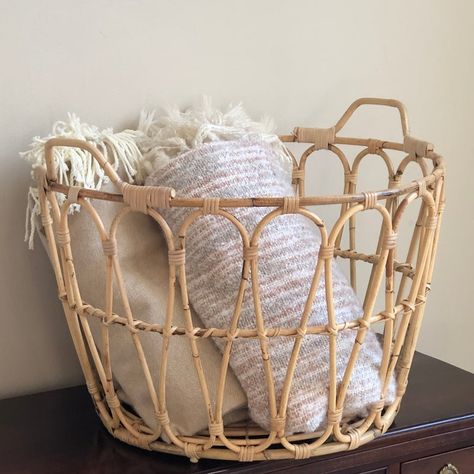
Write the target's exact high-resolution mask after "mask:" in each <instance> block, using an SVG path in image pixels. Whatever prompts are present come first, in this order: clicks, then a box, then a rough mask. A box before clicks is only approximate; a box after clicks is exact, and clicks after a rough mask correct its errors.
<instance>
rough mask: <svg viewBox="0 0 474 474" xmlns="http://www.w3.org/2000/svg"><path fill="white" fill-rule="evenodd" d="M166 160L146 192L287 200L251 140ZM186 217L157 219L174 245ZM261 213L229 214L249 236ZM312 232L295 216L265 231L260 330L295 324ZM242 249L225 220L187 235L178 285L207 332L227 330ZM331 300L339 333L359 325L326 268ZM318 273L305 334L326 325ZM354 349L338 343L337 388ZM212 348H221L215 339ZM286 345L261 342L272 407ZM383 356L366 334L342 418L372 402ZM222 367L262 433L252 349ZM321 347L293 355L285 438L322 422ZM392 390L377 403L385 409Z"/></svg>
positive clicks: (278, 162) (262, 392) (251, 319)
mask: <svg viewBox="0 0 474 474" xmlns="http://www.w3.org/2000/svg"><path fill="white" fill-rule="evenodd" d="M189 148H190V149H189V150H188V151H185V152H184V153H177V154H175V155H174V156H171V157H170V158H169V159H168V160H161V161H160V162H159V164H158V165H156V166H155V169H154V171H153V172H152V173H151V174H150V175H149V176H148V178H147V179H146V183H145V184H147V185H156V186H170V187H173V188H174V189H175V190H176V194H177V197H196V198H197V197H200V198H202V197H218V198H237V197H240V198H244V197H248V198H250V197H257V196H291V195H293V194H294V190H293V187H292V184H291V172H290V167H289V166H288V163H287V162H286V161H285V159H284V158H282V155H281V152H280V151H279V149H278V147H275V146H274V145H272V144H269V142H268V140H266V139H262V138H261V137H259V136H256V135H253V136H252V135H250V136H248V137H246V136H243V137H242V138H238V139H237V140H225V141H223V140H220V141H219V140H218V141H212V140H210V141H209V142H207V143H202V144H199V145H198V146H197V147H195V148H192V147H189ZM192 211H193V209H190V208H171V209H166V210H161V211H160V212H162V214H163V216H164V218H165V219H166V220H167V222H168V223H169V225H170V227H171V229H172V231H173V232H174V234H175V235H178V229H179V228H180V226H181V224H182V222H183V220H184V219H185V217H186V216H188V215H189V214H190V213H191V212H192ZM270 211H271V209H268V208H235V209H229V212H230V213H232V214H233V215H235V217H236V218H237V219H238V220H239V221H240V222H241V223H242V224H243V226H244V227H245V228H246V229H247V232H248V233H249V235H250V236H251V235H252V233H253V231H254V229H255V227H256V225H257V224H258V223H259V222H260V221H261V219H262V218H263V217H264V216H265V215H266V214H268V213H269V212H270ZM319 246H320V236H319V231H318V229H317V227H316V226H315V225H314V224H313V223H311V222H310V221H309V220H308V219H306V218H305V217H303V216H300V215H290V214H288V215H283V216H280V217H278V218H276V219H274V220H273V221H271V222H270V223H269V224H268V225H267V226H266V228H265V230H264V231H263V233H262V235H261V237H260V240H259V245H258V247H259V250H258V252H259V260H258V275H259V283H260V293H261V308H262V314H263V318H264V322H265V327H266V328H277V327H292V328H296V327H297V326H298V324H299V321H300V318H301V315H302V314H303V310H304V305H305V302H306V299H307V296H308V292H309V288H310V285H311V280H312V278H313V275H314V270H315V266H316V261H317V254H318V249H319ZM242 265H243V260H242V240H241V238H240V235H239V233H238V232H237V229H236V228H235V227H234V226H233V225H232V224H231V223H230V222H229V221H228V220H226V219H225V218H224V217H222V216H215V215H206V216H203V217H200V218H199V219H197V220H196V221H194V223H193V224H192V225H191V227H190V228H189V229H188V232H187V235H186V266H185V268H186V282H187V288H188V293H189V300H190V303H191V304H192V306H193V307H194V309H195V311H196V312H197V314H198V315H199V317H200V319H201V320H202V321H203V322H204V324H205V326H206V327H217V328H228V327H229V324H230V321H231V318H232V315H233V311H234V309H235V304H236V297H237V292H238V287H239V283H240V281H241V277H242ZM333 293H334V305H335V314H336V319H337V322H338V323H342V322H345V321H350V320H353V319H356V318H359V317H361V316H362V313H363V311H362V308H361V305H360V303H359V301H358V299H357V297H356V295H355V294H354V292H353V290H352V289H351V287H350V286H349V284H348V283H347V281H346V279H345V277H344V276H343V274H342V273H341V271H340V270H339V269H338V267H337V265H336V264H335V262H333ZM327 322H328V316H327V307H326V298H325V288H324V273H323V275H322V276H321V279H320V283H319V287H318V290H317V294H316V298H315V301H314V303H313V306H312V311H311V314H310V318H309V321H308V325H323V324H327ZM238 326H239V328H255V327H256V321H255V310H254V301H253V297H252V291H251V283H249V287H248V288H247V290H246V291H245V295H244V299H243V304H242V310H241V315H240V320H239V325H238ZM354 340H355V332H353V331H342V332H340V333H339V335H338V337H337V356H338V359H337V378H338V382H340V381H341V380H342V377H343V373H344V370H345V367H346V363H347V360H348V358H349V355H350V353H351V350H352V347H353V344H354ZM215 341H216V343H217V344H218V346H219V348H221V349H222V348H223V346H224V343H225V340H224V341H221V340H220V339H219V338H216V339H215ZM294 341H295V339H294V337H288V336H279V337H270V338H269V353H270V360H271V367H272V371H273V377H274V383H275V391H276V396H277V403H278V402H279V399H280V397H281V389H282V386H283V383H284V379H285V375H286V371H287V367H288V361H289V357H290V355H291V352H292V349H293V345H294ZM381 357H382V351H381V348H380V345H379V343H378V340H377V339H376V336H375V334H374V333H373V332H372V331H370V330H369V331H368V332H367V335H366V338H365V341H364V344H363V346H362V349H361V351H360V353H359V357H358V361H357V363H356V365H355V368H354V370H353V375H352V380H351V383H350V385H349V388H348V392H347V396H346V402H345V411H344V413H343V417H352V416H356V415H360V416H364V415H367V412H368V409H370V407H371V405H373V404H374V403H376V402H377V401H379V400H380V395H381V382H380V379H379V375H378V371H379V367H380V361H381ZM230 364H231V367H232V369H233V370H234V372H235V374H236V376H237V378H238V379H239V381H240V383H241V385H242V387H243V389H244V391H245V392H246V395H247V398H248V403H249V410H250V415H251V417H252V419H253V420H254V421H255V422H256V423H258V424H259V425H261V426H262V427H264V428H265V429H269V428H270V413H269V408H268V406H269V404H268V394H267V389H266V386H265V375H264V370H263V365H262V353H261V349H260V346H259V341H258V339H249V338H237V339H235V340H234V343H233V348H232V353H231V358H230ZM328 371H329V337H328V336H327V335H306V336H305V338H304V340H303V344H302V347H301V351H300V354H299V358H298V362H297V367H296V371H295V374H294V378H293V383H292V388H291V391H290V397H289V402H288V409H287V419H286V428H285V431H286V433H287V434H288V433H295V432H309V431H316V430H318V429H320V428H321V427H322V426H323V425H324V423H325V422H326V421H327V416H326V414H327V407H328V381H329V373H328ZM393 392H394V383H392V384H391V386H390V389H389V393H388V394H387V396H386V397H385V399H386V400H387V402H389V401H390V400H391V399H393V396H394V394H393Z"/></svg>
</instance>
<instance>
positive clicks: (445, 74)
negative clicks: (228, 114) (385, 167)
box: [0, 0, 474, 397]
mask: <svg viewBox="0 0 474 474" xmlns="http://www.w3.org/2000/svg"><path fill="white" fill-rule="evenodd" d="M1 3H2V5H1V11H2V14H1V19H0V22H1V27H0V57H1V58H2V69H1V71H0V86H1V87H0V134H1V144H2V145H1V151H0V153H1V160H2V161H1V162H2V165H3V170H2V172H1V173H0V186H1V187H0V190H1V191H0V196H1V197H0V216H1V219H2V221H1V224H0V226H1V227H0V248H1V249H2V250H1V253H0V269H1V270H0V276H1V285H0V301H1V305H0V308H1V316H0V318H1V320H0V322H1V324H0V397H6V396H11V395H15V394H20V393H26V392H34V391H39V390H45V389H48V388H53V387H59V386H65V385H71V384H75V383H78V382H79V381H80V380H81V376H80V373H79V367H78V364H77V362H76V359H75V355H74V354H73V350H72V344H71V343H70V341H69V338H68V334H67V329H66V325H65V323H64V320H63V315H62V312H61V309H60V306H59V304H58V302H57V299H56V291H55V285H54V281H53V277H52V273H51V270H50V268H49V266H48V262H47V260H46V256H45V254H44V252H43V250H42V249H41V247H39V246H38V248H37V251H35V252H29V251H28V250H27V249H26V246H25V245H24V244H23V242H22V237H23V225H24V207H25V194H26V189H27V185H28V166H27V165H26V164H25V163H23V162H22V161H21V159H20V158H19V157H18V152H19V151H21V150H24V149H25V148H26V147H27V145H28V143H29V141H30V138H31V137H32V136H34V135H37V134H38V135H39V134H45V133H46V132H48V130H49V129H50V126H51V124H52V122H53V121H54V120H57V119H59V118H62V117H64V116H65V113H66V112H67V111H74V112H76V113H78V114H79V116H80V117H81V118H83V119H84V120H86V121H89V122H91V123H96V124H99V125H103V126H106V125H113V126H115V127H117V128H120V127H124V126H126V125H129V124H132V123H133V120H134V118H135V117H136V114H137V111H138V110H139V109H140V108H141V107H143V106H156V105H163V104H166V103H173V102H178V103H179V104H182V105H185V104H187V103H189V101H190V100H192V99H193V98H195V97H196V96H197V95H199V94H201V93H207V94H209V95H211V96H213V97H214V98H215V101H216V103H218V104H223V103H225V102H227V101H230V100H232V101H240V100H242V101H243V102H244V104H245V105H246V106H247V108H248V110H249V111H250V112H251V113H253V114H255V115H257V116H258V115H260V114H261V113H263V112H267V113H269V114H270V115H272V116H273V117H274V118H275V119H276V121H277V124H278V127H279V131H282V132H283V131H287V130H288V129H289V128H292V127H293V126H294V125H296V124H304V125H316V126H318V125H319V126H329V125H332V124H333V123H334V122H335V120H336V119H337V118H338V116H339V114H341V113H342V112H343V110H344V109H345V107H346V106H347V105H348V104H349V103H350V102H351V101H352V100H353V99H355V98H357V97H360V96H383V97H394V98H399V99H401V100H402V101H403V102H405V104H406V105H407V107H408V109H409V112H410V116H411V121H412V130H413V134H414V135H416V136H420V137H423V138H425V139H428V140H431V141H434V142H435V143H436V146H437V149H438V150H439V151H441V152H442V153H443V154H444V155H445V157H446V161H447V165H448V167H449V187H448V198H449V201H448V207H447V214H446V219H445V224H444V229H443V232H442V240H441V248H440V251H439V260H438V265H437V272H436V277H435V280H434V284H433V293H432V297H431V299H430V301H429V305H428V311H427V316H426V319H425V324H424V328H423V332H422V336H421V341H420V345H419V347H420V349H421V350H422V351H425V352H427V353H428V354H431V355H433V356H436V357H440V358H442V359H444V360H446V361H448V362H451V363H453V364H456V365H459V366H461V367H464V368H465V369H468V370H471V371H474V356H473V354H474V350H473V343H472V340H473V337H474V314H473V313H472V301H473V300H472V299H473V297H474V293H473V284H472V273H471V272H470V267H472V264H473V250H472V249H473V247H474V244H473V235H474V234H473V231H474V226H473V218H472V214H471V210H472V204H473V202H472V190H473V185H472V174H470V173H469V171H470V170H472V169H473V166H474V159H473V152H472V145H471V143H472V137H473V136H474V127H473V122H472V116H473V114H472V113H473V105H474V87H473V74H474V33H473V31H474V8H473V7H474V3H473V2H471V1H470V0H465V1H461V0H458V1H447V0H445V1H439V0H438V1H434V0H424V1H420V0H418V1H413V0H412V1H407V0H405V1H358V2H351V1H345V2H341V1H332V2H327V1H314V0H311V1H301V0H298V1H286V2H285V1H279V2H277V1H275V0H273V1H269V0H260V1H242V0H240V1H225V2H224V1H217V0H216V1H210V0H201V1H196V2H194V1H187V2H186V1H164V0H161V1H157V0H149V1H141V2H134V1H131V0H128V1H127V0H115V1H112V0H108V1H106V0H94V1H92V0H86V1H77V0H76V1H59V0H44V1H41V2H35V1H32V0H30V1H26V0H25V1H16V2H7V1H5V0H3V1H2V2H1ZM371 117H372V116H371V115H370V114H369V115H367V116H365V115H363V114H361V115H360V122H359V123H360V127H359V129H365V130H368V131H369V134H371V135H375V134H376V133H375V132H376V131H377V130H378V127H379V122H378V120H376V119H375V118H371ZM393 117H394V116H390V117H389V118H390V119H391V120H393V121H392V123H391V128H392V129H393V130H395V131H397V128H396V126H397V123H396V121H395V120H394V118H393Z"/></svg>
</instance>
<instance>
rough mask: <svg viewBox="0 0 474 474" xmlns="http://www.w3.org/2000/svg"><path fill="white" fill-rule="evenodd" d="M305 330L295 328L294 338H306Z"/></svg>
mask: <svg viewBox="0 0 474 474" xmlns="http://www.w3.org/2000/svg"><path fill="white" fill-rule="evenodd" d="M306 332H307V328H302V327H298V328H296V337H304V336H306Z"/></svg>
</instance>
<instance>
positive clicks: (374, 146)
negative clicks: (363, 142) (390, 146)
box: [367, 138, 383, 155]
mask: <svg viewBox="0 0 474 474" xmlns="http://www.w3.org/2000/svg"><path fill="white" fill-rule="evenodd" d="M382 146H383V141H381V140H375V139H373V138H370V139H369V143H368V145H367V149H368V151H369V153H370V154H371V155H374V154H376V153H377V151H378V150H380V149H381V148H382Z"/></svg>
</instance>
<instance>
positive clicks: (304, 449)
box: [293, 443, 311, 459]
mask: <svg viewBox="0 0 474 474" xmlns="http://www.w3.org/2000/svg"><path fill="white" fill-rule="evenodd" d="M293 447H294V448H295V459H308V458H309V457H311V449H310V447H309V444H307V443H301V444H294V445H293Z"/></svg>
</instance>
